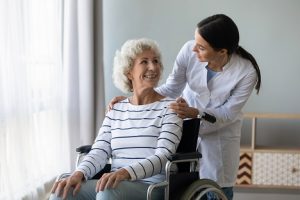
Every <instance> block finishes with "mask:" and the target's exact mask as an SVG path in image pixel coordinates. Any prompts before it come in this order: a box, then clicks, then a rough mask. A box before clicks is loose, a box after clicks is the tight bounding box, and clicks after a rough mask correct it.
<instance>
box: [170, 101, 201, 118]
mask: <svg viewBox="0 0 300 200" xmlns="http://www.w3.org/2000/svg"><path fill="white" fill-rule="evenodd" d="M169 108H170V109H172V110H173V111H174V112H176V113H177V115H178V117H180V118H182V119H185V118H196V117H197V115H198V114H199V110H198V109H196V108H193V107H189V105H188V104H187V103H186V101H185V99H183V98H182V97H178V98H177V99H176V102H174V103H171V104H170V106H169Z"/></svg>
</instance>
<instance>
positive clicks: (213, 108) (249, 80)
mask: <svg viewBox="0 0 300 200" xmlns="http://www.w3.org/2000/svg"><path fill="white" fill-rule="evenodd" d="M194 44H195V42H194V40H191V41H188V42H187V43H186V44H184V46H183V47H182V49H181V50H180V52H179V53H178V55H177V58H176V61H175V64H174V67H173V71H172V73H171V74H170V75H169V77H168V79H167V81H166V83H165V84H164V85H162V86H160V87H159V88H157V89H156V90H157V91H158V92H159V93H161V94H162V95H165V96H170V97H173V98H176V97H178V96H181V95H182V97H183V98H184V99H185V100H186V101H187V103H188V104H189V106H191V107H195V108H198V109H199V111H200V112H201V113H202V112H206V113H209V114H212V115H214V116H215V117H216V119H217V122H216V123H214V124H212V123H209V122H207V121H204V120H202V122H201V125H200V131H199V145H198V149H199V151H200V152H201V153H202V156H203V157H202V159H200V171H199V172H200V177H201V178H209V179H212V180H215V181H217V183H218V184H219V185H220V186H221V187H232V186H234V184H235V179H236V174H237V170H238V163H239V149H240V135H241V124H242V108H243V106H244V105H245V103H246V101H247V100H248V98H249V96H250V95H251V93H252V91H253V88H254V86H255V84H256V80H257V74H256V71H255V69H254V67H253V66H252V64H251V62H250V61H249V60H246V59H243V58H242V57H240V56H238V55H237V54H233V55H232V56H231V59H230V61H229V62H228V63H227V64H226V65H225V66H224V67H223V71H222V72H219V73H217V74H216V75H215V76H214V77H213V78H212V79H211V80H210V81H209V82H208V83H207V69H206V68H205V66H206V65H207V63H206V62H200V61H199V59H198V58H197V56H196V54H195V53H194V52H193V51H192V49H193V46H194Z"/></svg>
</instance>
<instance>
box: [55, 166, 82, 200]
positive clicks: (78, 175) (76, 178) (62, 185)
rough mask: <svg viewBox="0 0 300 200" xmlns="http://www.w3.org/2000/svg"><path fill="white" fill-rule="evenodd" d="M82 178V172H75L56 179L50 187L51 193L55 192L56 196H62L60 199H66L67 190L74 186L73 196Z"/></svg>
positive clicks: (77, 190)
mask: <svg viewBox="0 0 300 200" xmlns="http://www.w3.org/2000/svg"><path fill="white" fill-rule="evenodd" d="M82 178H83V174H82V172H75V173H74V174H72V175H71V176H69V177H68V178H65V179H63V180H60V181H56V182H55V183H54V185H53V187H52V189H51V193H56V196H57V197H61V196H62V199H66V197H67V194H68V191H69V190H70V188H71V187H72V188H74V190H73V196H75V195H76V194H77V193H78V192H79V189H80V186H81V183H82Z"/></svg>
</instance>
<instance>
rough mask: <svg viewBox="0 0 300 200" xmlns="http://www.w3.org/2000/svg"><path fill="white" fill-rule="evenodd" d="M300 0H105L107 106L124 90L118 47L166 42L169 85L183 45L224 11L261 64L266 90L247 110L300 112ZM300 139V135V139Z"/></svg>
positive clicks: (270, 194) (279, 194)
mask: <svg viewBox="0 0 300 200" xmlns="http://www.w3.org/2000/svg"><path fill="white" fill-rule="evenodd" d="M299 10H300V1H299V0H251V1H246V0H104V1H103V13H104V21H103V28H104V38H103V41H104V66H105V92H106V94H105V95H106V99H105V103H106V105H107V104H108V102H109V100H110V99H111V98H113V97H114V96H116V95H120V94H122V93H121V92H120V91H118V90H117V89H116V88H115V87H114V85H113V83H112V79H111V74H112V63H113V56H114V53H115V51H116V49H119V48H120V47H121V45H122V44H123V43H124V42H125V41H126V40H127V39H131V38H140V37H149V38H152V39H155V40H157V41H158V43H159V44H160V47H161V50H162V54H163V62H164V65H165V71H164V78H163V80H162V82H164V81H165V79H166V77H167V76H168V74H169V73H170V72H171V70H172V67H173V62H174V60H175V57H176V55H177V53H178V51H179V49H180V48H181V46H182V45H183V44H184V43H185V42H186V41H187V40H190V39H193V35H194V30H195V27H196V24H197V23H198V22H199V21H200V20H201V19H203V18H205V17H207V16H209V15H212V14H216V13H224V14H227V15H229V16H230V17H231V18H232V19H233V20H234V21H235V22H236V24H237V25H238V27H239V30H240V38H241V39H240V45H241V46H243V47H244V48H245V49H247V50H248V51H249V52H251V53H252V54H253V56H254V57H255V58H256V59H257V61H258V64H259V65H260V69H261V73H262V88H261V92H260V94H259V95H258V96H257V95H256V94H255V93H253V94H252V96H251V97H250V99H249V101H248V103H247V104H246V106H245V108H244V111H245V112H272V113H300V106H299V102H300V78H299V74H300V59H299V58H300V53H299V52H300V51H299V50H300V48H299V46H300V25H299V21H300V12H299ZM299 137H300V136H297V138H299ZM299 196H300V192H294V191H289V190H287V191H285V190H283V191H276V190H270V191H266V190H254V191H249V190H246V191H244V190H242V191H238V192H237V194H236V199H242V200H250V199H251V200H252V199H253V200H254V199H255V200H257V199H273V200H277V199H278V200H279V199H286V200H289V199H290V200H293V199H300V198H299Z"/></svg>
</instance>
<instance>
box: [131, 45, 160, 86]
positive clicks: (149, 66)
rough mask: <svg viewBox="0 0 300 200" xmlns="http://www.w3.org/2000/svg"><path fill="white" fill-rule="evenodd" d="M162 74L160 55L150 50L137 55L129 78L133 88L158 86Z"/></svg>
mask: <svg viewBox="0 0 300 200" xmlns="http://www.w3.org/2000/svg"><path fill="white" fill-rule="evenodd" d="M160 75H161V65H160V60H159V57H158V56H157V55H156V54H155V52H153V51H151V50H148V51H144V52H143V53H141V54H139V55H138V56H137V57H136V59H135V60H134V62H133V67H132V69H131V71H130V72H129V74H128V78H129V79H130V80H131V81H132V85H133V90H135V89H142V88H143V89H146V88H154V87H156V86H157V84H158V81H159V79H160Z"/></svg>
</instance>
